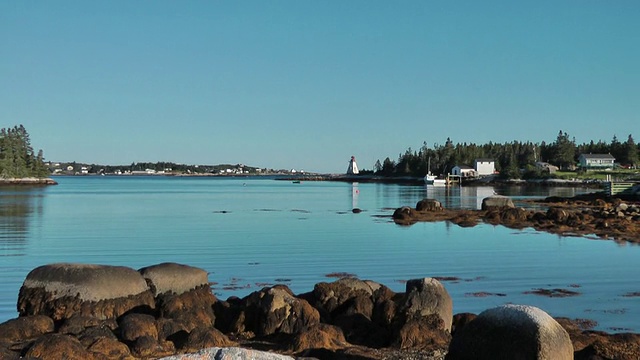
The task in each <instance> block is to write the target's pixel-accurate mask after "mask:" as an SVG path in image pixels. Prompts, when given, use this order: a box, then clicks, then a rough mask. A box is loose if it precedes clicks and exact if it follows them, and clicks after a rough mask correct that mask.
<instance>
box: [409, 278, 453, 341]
mask: <svg viewBox="0 0 640 360" xmlns="http://www.w3.org/2000/svg"><path fill="white" fill-rule="evenodd" d="M398 313H399V314H400V315H402V316H403V317H404V318H405V321H407V322H408V320H410V319H419V318H427V317H429V316H430V315H433V314H436V315H438V317H440V319H442V321H443V327H444V328H443V330H446V331H449V332H451V323H452V321H453V302H452V301H451V296H450V295H449V292H447V289H445V287H444V286H443V285H442V283H441V282H440V281H438V280H436V279H434V278H424V279H412V280H409V281H408V282H407V285H406V294H405V299H404V301H403V304H402V305H401V306H400V310H399V311H398Z"/></svg>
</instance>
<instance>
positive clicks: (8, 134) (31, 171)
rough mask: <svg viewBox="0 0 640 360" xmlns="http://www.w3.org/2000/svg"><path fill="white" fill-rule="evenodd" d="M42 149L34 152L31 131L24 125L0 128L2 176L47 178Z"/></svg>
mask: <svg viewBox="0 0 640 360" xmlns="http://www.w3.org/2000/svg"><path fill="white" fill-rule="evenodd" d="M47 176H49V170H48V169H47V167H46V166H45V164H44V156H43V154H42V150H38V153H37V154H36V153H34V151H33V147H31V140H30V139H29V133H28V132H27V130H26V129H25V128H24V126H22V125H17V126H14V127H13V128H3V129H0V178H4V179H8V178H30V177H35V178H46V177H47Z"/></svg>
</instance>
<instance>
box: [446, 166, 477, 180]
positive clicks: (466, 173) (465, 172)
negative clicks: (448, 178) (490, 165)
mask: <svg viewBox="0 0 640 360" xmlns="http://www.w3.org/2000/svg"><path fill="white" fill-rule="evenodd" d="M451 175H456V176H461V177H475V176H476V170H475V169H474V168H472V167H471V166H467V165H456V166H454V167H453V169H451Z"/></svg>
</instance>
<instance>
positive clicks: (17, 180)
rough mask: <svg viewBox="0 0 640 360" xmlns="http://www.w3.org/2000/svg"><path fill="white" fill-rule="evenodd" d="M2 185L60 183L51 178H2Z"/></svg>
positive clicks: (0, 182)
mask: <svg viewBox="0 0 640 360" xmlns="http://www.w3.org/2000/svg"><path fill="white" fill-rule="evenodd" d="M2 185H58V183H57V182H56V181H55V180H53V179H50V178H0V186H2Z"/></svg>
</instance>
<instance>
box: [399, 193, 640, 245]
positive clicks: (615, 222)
mask: <svg viewBox="0 0 640 360" xmlns="http://www.w3.org/2000/svg"><path fill="white" fill-rule="evenodd" d="M428 200H429V199H425V200H421V201H420V202H418V204H416V208H415V209H414V208H411V207H409V206H403V207H401V208H398V209H396V211H395V212H394V213H393V216H392V218H393V220H394V221H395V222H396V223H397V224H399V225H411V224H414V223H416V222H419V221H450V222H452V223H454V224H458V225H460V226H465V227H467V226H475V225H477V224H479V223H481V222H486V223H489V224H492V225H504V226H507V227H510V228H515V229H524V228H527V227H531V228H534V229H536V230H538V231H545V232H549V233H553V234H559V235H564V236H597V237H598V238H601V239H613V240H616V241H628V242H635V243H640V204H639V203H632V202H627V203H625V202H622V200H620V199H618V198H608V197H605V196H601V195H591V197H590V198H587V200H585V199H584V197H583V198H571V199H567V198H556V197H553V198H547V199H545V200H544V201H539V202H538V204H542V205H546V206H548V207H549V208H548V209H547V210H546V211H541V210H526V209H523V208H517V207H514V206H513V202H512V201H511V199H509V198H508V197H504V196H491V197H488V198H485V199H484V200H483V203H482V210H464V209H460V210H449V209H441V210H437V211H434V210H431V208H429V207H426V206H425V204H426V203H429V202H428ZM429 201H431V200H429ZM418 208H420V209H422V210H418Z"/></svg>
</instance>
